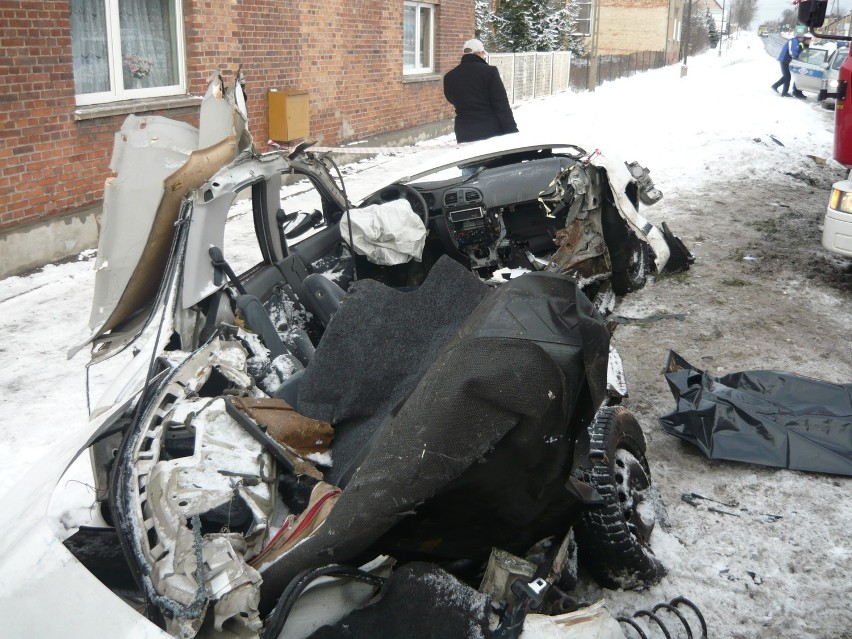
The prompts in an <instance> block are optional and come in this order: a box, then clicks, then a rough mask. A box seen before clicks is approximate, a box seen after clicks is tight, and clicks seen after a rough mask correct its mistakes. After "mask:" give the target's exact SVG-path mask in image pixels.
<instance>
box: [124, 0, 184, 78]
mask: <svg viewBox="0 0 852 639" xmlns="http://www.w3.org/2000/svg"><path fill="white" fill-rule="evenodd" d="M172 4H173V3H172V1H171V0H120V2H119V3H118V14H119V24H120V25H121V56H122V60H123V61H124V62H123V64H122V70H123V75H124V86H125V88H129V89H131V88H139V87H140V85H141V86H142V87H162V86H171V85H174V84H177V83H178V76H177V72H176V69H175V51H174V42H175V37H174V33H175V29H174V20H173V17H174V14H173V12H172V11H170V5H172ZM130 56H136V59H137V60H143V61H145V62H144V63H143V71H144V69H146V68H149V69H150V70H149V71H148V73H145V74H142V73H141V72H137V76H139V75H142V77H134V76H133V75H132V73H131V72H130V68H131V66H132V63H128V60H132V59H133V58H131V57H130ZM137 80H141V82H137Z"/></svg>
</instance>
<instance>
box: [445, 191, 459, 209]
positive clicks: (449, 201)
mask: <svg viewBox="0 0 852 639" xmlns="http://www.w3.org/2000/svg"><path fill="white" fill-rule="evenodd" d="M458 203H459V194H458V193H456V192H455V191H450V192H449V193H447V194H446V195H444V206H455V205H456V204H458Z"/></svg>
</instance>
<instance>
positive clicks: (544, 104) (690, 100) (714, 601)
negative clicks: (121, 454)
mask: <svg viewBox="0 0 852 639" xmlns="http://www.w3.org/2000/svg"><path fill="white" fill-rule="evenodd" d="M778 75H779V69H778V63H777V62H776V61H775V60H774V58H773V57H771V56H769V55H767V53H766V52H765V50H764V44H763V42H762V41H761V40H760V39H759V38H757V37H756V36H754V35H752V34H745V33H744V34H741V35H740V37H739V38H738V39H736V40H734V41H732V42H731V43H730V45H729V46H726V47H725V48H724V49H723V55H721V56H719V55H718V52H717V51H711V52H708V53H706V54H703V55H701V56H696V57H693V58H690V60H689V66H688V70H687V73H686V75H685V76H684V75H683V73H682V69H681V67H680V66H678V65H675V66H671V67H667V68H664V69H659V70H655V71H650V72H647V73H644V74H640V75H637V76H634V77H631V78H625V79H621V80H617V81H614V82H610V83H607V84H605V85H603V86H602V87H600V88H598V89H597V90H596V91H594V92H586V93H567V94H563V95H557V96H551V97H547V98H542V99H539V100H535V101H533V102H530V103H527V104H523V105H521V106H519V107H518V108H517V109H516V112H515V113H516V119H517V121H518V125H519V128H520V129H521V130H522V131H524V132H532V131H541V132H545V133H546V132H551V133H554V134H555V137H557V138H559V139H565V138H570V137H571V136H572V135H576V136H577V137H578V139H581V140H593V141H594V144H595V145H596V147H598V148H601V149H607V150H612V151H614V152H616V153H617V154H618V155H619V156H621V157H623V158H625V159H627V160H634V159H635V160H637V161H639V162H640V163H641V164H642V165H643V166H647V167H649V168H650V169H651V172H652V173H651V176H652V177H653V178H654V180H655V182H656V184H657V186H658V187H660V188H661V189H662V190H663V192H664V193H665V194H666V198H667V199H666V200H664V202H663V203H661V205H660V206H661V207H663V211H664V212H665V213H666V216H667V219H668V220H669V222H670V224H671V225H672V226H673V228H675V230H676V231H677V230H678V223H677V222H678V217H677V216H678V215H679V212H678V209H677V208H676V207H672V206H671V205H667V204H666V202H670V201H672V200H674V201H677V194H678V193H679V192H689V193H719V194H723V193H726V192H728V191H731V190H735V189H737V188H742V187H743V184H742V177H741V176H742V174H743V167H747V169H748V170H747V175H748V176H749V178H748V179H750V180H751V181H752V183H751V184H750V185H749V188H750V189H751V191H752V192H754V191H759V189H760V184H761V182H760V181H761V176H763V175H766V174H769V173H771V172H776V173H777V171H778V163H779V157H780V158H781V159H782V161H783V160H784V159H785V158H787V157H789V158H790V163H791V166H792V167H795V166H796V165H797V163H799V162H801V161H802V158H803V157H806V156H807V155H814V156H817V157H820V158H830V157H831V145H832V130H833V126H832V121H833V114H832V113H831V112H828V111H824V110H823V109H820V108H819V107H818V106H817V105H816V104H815V102H814V101H813V99H811V100H809V101H807V102H801V101H798V100H794V99H786V100H782V99H781V98H779V97H778V96H777V94H774V93H773V92H772V91H770V89H769V85H770V84H771V83H772V82H773V81H774V80H775V79H776V78H777V77H778ZM770 136H773V137H774V138H775V139H776V140H778V141H780V142H782V143H783V145H784V148H785V150H786V151H785V153H784V154H781V155H780V156H779V148H778V145H777V144H776V142H775V141H773V138H772V137H770ZM452 142H453V140H452V138H451V137H447V138H441V139H437V140H434V141H430V142H429V143H425V144H423V145H422V147H423V148H422V150H421V151H420V152H419V153H422V154H426V155H430V156H431V155H434V154H435V153H438V152H439V150H438V149H436V148H434V147H439V146H441V145H448V144H451V143H452ZM430 147H433V148H431V150H430ZM587 150H588V151H591V150H593V149H591V148H589V149H587ZM422 161H423V155H419V154H418V153H414V152H400V153H395V154H388V155H380V156H378V157H376V158H371V159H369V160H364V161H362V162H360V163H357V164H354V165H349V166H347V167H344V175H345V176H346V179H347V182H346V184H347V190H348V192H349V194H350V197H351V198H352V199H353V200H357V199H358V197H359V196H363V195H366V194H367V193H369V192H371V191H372V190H373V189H374V188H376V187H378V186H380V185H382V184H383V183H386V182H387V181H388V178H390V177H392V176H394V175H396V174H398V173H404V172H407V171H410V170H411V169H412V168H413V167H416V166H417V165H418V164H419V163H421V162H422ZM831 163H832V161H831V160H828V165H829V166H831ZM834 168H835V169H836V170H838V171H839V167H834ZM104 169H105V170H106V167H104ZM803 188H804V187H803ZM827 196H828V193H827V192H826V193H825V198H826V199H827ZM773 197H774V196H773V194H772V193H766V207H772V206H774V204H773ZM817 197H819V196H817ZM666 206H669V208H667V209H666V208H665V207H666ZM680 207H681V209H680V210H685V211H687V212H688V210H689V205H684V203H683V202H682V201H681V202H680ZM292 208H296V206H293V207H292ZM654 210H656V209H654ZM748 214H749V211H743V215H748ZM683 215H686V213H683ZM246 217H247V220H248V217H249V216H246ZM654 221H656V218H654ZM716 231H718V233H722V234H724V233H730V232H731V230H730V229H726V228H719V229H716ZM692 239H694V238H692ZM710 239H712V238H710ZM91 258H92V255H91V254H83V255H81V256H80V258H79V259H78V260H76V261H72V262H68V263H64V264H56V265H49V266H46V267H45V268H43V269H41V270H40V271H39V272H37V273H34V274H31V275H28V276H23V277H10V278H7V279H5V280H2V281H0V327H2V335H3V339H2V340H0V364H2V365H0V397H2V400H0V401H2V407H3V410H2V418H0V442H2V446H0V497H2V495H3V493H5V492H6V491H10V490H14V489H15V488H14V487H15V484H16V482H17V481H18V479H19V478H20V476H21V474H22V473H23V472H24V471H25V470H26V469H27V467H28V466H29V465H30V464H31V463H32V462H33V461H34V460H36V459H38V458H39V457H41V456H42V455H43V451H44V450H45V449H46V447H47V445H48V444H49V443H51V442H53V441H55V440H57V439H58V438H59V437H60V436H64V435H65V434H67V433H69V432H72V431H74V430H82V429H83V427H84V426H85V424H86V420H87V397H86V386H85V380H86V368H85V364H86V357H85V353H80V354H78V355H77V357H76V358H75V359H72V360H67V359H66V352H67V351H68V349H69V348H71V347H72V346H74V345H75V344H78V343H80V342H81V341H83V340H84V339H85V338H86V337H87V335H88V331H87V323H88V316H89V304H90V300H91V294H92V289H93V283H94V272H93V270H92V264H93V262H92V260H91ZM695 302H696V303H701V300H695ZM834 302H836V305H837V309H836V312H837V314H838V315H839V316H840V320H841V324H843V323H846V324H848V323H849V321H850V320H849V314H850V311H849V308H850V305H849V302H850V299H849V295H848V294H847V295H846V296H845V297H841V298H839V300H838V299H834ZM626 305H627V308H628V309H629V310H633V311H635V312H637V313H638V314H642V311H644V310H646V309H642V308H641V307H640V306H637V305H636V304H635V303H634V306H633V307H632V308H631V307H630V302H629V301H628V302H626ZM629 335H630V333H628V336H629ZM621 339H622V341H625V342H626V341H627V340H626V339H624V338H621ZM848 345H849V342H847V346H848ZM625 346H627V347H629V344H625ZM621 348H622V345H619V349H621ZM756 348H759V346H758V347H756ZM850 352H852V351H849V350H847V353H846V355H847V357H846V358H843V357H841V358H840V362H841V365H840V366H837V367H836V368H834V369H831V370H827V371H823V372H824V374H823V375H822V376H823V377H824V378H827V379H831V381H847V382H848V381H850V379H849V375H850V370H852V354H850ZM696 363H698V362H696ZM651 364H652V365H654V366H656V367H658V368H659V367H660V366H662V364H663V362H662V361H658V362H657V361H654V362H652V363H651ZM628 368H629V366H628ZM797 372H800V373H805V374H814V372H813V371H811V370H810V369H807V370H802V371H797ZM98 375H100V378H99V379H96V380H95V381H96V382H97V381H104V380H105V379H106V377H108V376H109V373H108V372H100V373H98ZM629 379H630V378H629V370H628V381H629ZM652 409H653V411H652V412H655V413H656V415H657V416H659V415H662V414H663V413H665V412H668V411H669V410H671V404H670V403H666V404H665V405H660V406H654V407H652ZM649 410H651V409H649ZM643 427H645V428H648V425H647V424H646V423H643ZM654 437H662V435H658V434H657V433H654ZM676 463H677V462H676V458H667V459H665V460H664V462H662V463H660V464H659V465H658V466H655V462H654V459H653V458H652V459H651V464H652V471H653V472H654V473H655V476H656V478H657V480H658V481H659V480H660V479H661V478H662V479H664V480H665V479H668V480H671V481H673V480H675V479H676V478H677V477H681V476H682V471H681V474H680V475H678V471H677V469H676V468H674V466H675V465H676ZM689 463H691V464H701V463H704V462H703V460H697V461H696V460H695V459H691V460H690V461H689ZM82 466H83V464H81V467H82ZM717 466H718V463H717ZM720 468H723V466H721V467H720ZM721 476H724V475H723V474H720V477H721ZM813 477H814V476H806V475H803V474H799V473H793V472H790V471H781V472H780V473H777V474H776V471H765V470H763V469H757V470H753V471H750V472H745V473H742V474H740V475H739V476H738V477H737V479H736V480H735V481H734V480H731V484H730V485H723V486H720V485H718V484H715V485H705V486H696V487H694V488H695V489H700V492H702V493H703V494H705V495H707V496H713V495H716V496H720V495H724V494H727V495H728V496H729V497H730V499H729V500H728V501H731V500H735V499H737V498H738V497H742V496H743V495H754V494H763V495H767V494H771V492H772V490H773V486H774V485H775V482H782V481H783V483H784V485H785V487H786V489H785V490H786V492H785V494H787V495H794V498H795V499H797V500H798V501H797V502H796V503H792V504H789V503H788V504H785V505H784V507H785V512H790V511H792V512H793V513H795V520H796V521H798V522H799V524H798V525H799V526H807V527H809V528H815V527H819V526H820V525H821V524H820V517H821V516H827V517H830V518H831V519H832V524H833V530H837V526H838V525H839V526H840V529H841V530H842V528H843V526H848V525H850V524H852V505H850V501H849V499H848V493H849V488H852V480H849V479H847V478H835V477H820V476H816V479H813ZM793 487H796V489H795V490H794V489H793ZM77 488H78V489H79V491H80V495H81V496H82V497H83V498H84V499H85V497H86V495H87V494H90V493H87V491H88V488H87V487H86V486H85V485H83V484H79V485H77ZM823 489H825V492H819V493H815V492H813V493H812V492H811V491H822V490H823ZM714 490H715V492H714ZM826 495H835V496H836V495H840V496H841V498H840V499H838V500H834V501H831V500H829V501H831V503H830V505H829V504H826V503H824V502H825V500H826V499H827V497H826ZM723 501H724V500H723ZM667 505H668V507H669V514H670V516H671V517H672V519H674V520H676V522H675V524H674V525H673V529H672V531H670V532H666V531H663V530H661V531H659V532H658V533H655V537H654V542H653V543H654V550H655V552H657V554H658V555H659V556H660V557H661V558H662V559H663V560H664V562H665V563H666V565H667V566H668V567H669V569H670V573H671V576H670V577H667V578H666V579H665V580H664V581H663V583H662V584H661V585H660V586H658V587H655V588H654V589H653V591H652V592H651V593H638V594H636V593H614V592H608V591H604V592H603V593H600V594H602V596H603V597H604V598H605V599H606V600H607V601H608V602H609V604H610V605H611V606H612V608H613V609H614V610H625V609H636V608H638V607H642V606H646V605H647V606H650V605H652V604H653V603H656V602H658V601H662V600H668V599H670V598H671V597H673V596H675V595H678V594H682V595H685V596H687V597H689V598H691V599H693V600H695V601H696V602H698V603H699V604H700V606H701V608H702V610H703V611H704V613H705V616H707V617H708V620H709V621H710V623H711V636H714V637H743V638H745V637H789V638H791V639H792V638H793V637H808V638H813V639H821V638H826V639H827V638H828V637H832V638H833V639H837V638H838V637H847V638H848V637H852V611H850V607H849V606H850V594H852V541H850V536H849V535H848V530H847V533H846V534H845V535H841V536H838V535H837V534H835V533H834V532H832V533H829V534H827V535H825V536H824V537H822V538H821V542H820V543H823V544H828V545H829V546H830V547H829V548H828V550H827V551H826V552H824V553H822V554H821V555H820V556H821V557H822V558H828V560H829V561H830V565H820V566H813V565H811V566H809V565H807V563H808V561H809V557H810V555H809V552H808V551H809V548H807V547H804V548H803V547H801V544H800V543H799V542H797V541H796V539H795V538H794V537H795V536H796V534H797V533H796V526H797V524H795V523H794V521H793V520H792V519H790V518H788V524H786V525H783V526H784V527H783V528H781V527H776V528H774V529H772V528H771V527H767V526H766V525H765V524H766V521H765V519H763V516H764V514H765V513H767V512H773V511H768V510H758V509H756V508H754V507H753V508H751V509H749V510H748V511H740V512H739V514H738V516H737V517H736V519H734V517H728V518H727V519H726V518H725V517H724V516H722V515H712V513H708V511H707V510H706V508H705V510H704V513H705V514H707V515H708V516H706V517H704V518H692V517H690V516H689V515H688V513H687V515H686V516H685V517H684V518H683V520H684V522H685V523H677V517H678V514H679V513H681V512H685V511H684V509H686V508H691V506H687V505H684V504H677V503H674V504H673V503H668V504H667ZM692 510H694V509H692ZM72 518H73V514H72ZM726 527H728V528H726ZM710 528H713V529H714V530H712V531H711V530H710ZM719 530H722V531H726V530H728V531H729V533H724V534H723V535H722V538H723V539H724V540H725V542H724V544H717V545H715V546H708V545H707V544H706V543H702V540H704V539H706V538H707V537H708V536H712V537H713V538H714V539H716V538H717V537H718V535H719ZM777 531H780V532H779V533H778V534H780V535H781V537H780V538H773V534H775V533H776V532H777ZM813 539H815V538H814V537H813V536H808V537H806V540H807V541H804V542H802V543H804V544H805V545H807V544H809V543H813V541H812V540H813ZM714 543H715V542H714ZM790 547H793V548H796V550H795V552H794V553H793V554H792V555H791V556H789V557H783V556H782V557H776V558H775V560H774V561H773V562H771V565H772V566H774V568H773V569H772V570H770V571H768V572H762V570H763V569H762V568H760V569H757V570H755V569H754V566H765V565H766V563H765V559H766V558H767V557H769V556H772V555H773V553H775V552H786V549H788V548H790ZM693 548H694V551H692V550H691V549H693ZM779 549H780V550H779ZM752 573H755V574H752Z"/></svg>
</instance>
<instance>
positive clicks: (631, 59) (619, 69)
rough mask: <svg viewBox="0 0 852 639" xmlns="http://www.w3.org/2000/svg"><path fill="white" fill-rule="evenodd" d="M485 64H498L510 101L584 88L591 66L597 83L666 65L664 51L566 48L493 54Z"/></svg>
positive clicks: (520, 100) (521, 100) (582, 89)
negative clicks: (590, 52)
mask: <svg viewBox="0 0 852 639" xmlns="http://www.w3.org/2000/svg"><path fill="white" fill-rule="evenodd" d="M488 63H489V64H491V65H494V66H495V67H497V70H498V71H499V72H500V78H501V79H502V80H503V85H504V86H505V87H506V93H507V94H508V96H509V102H510V103H511V104H515V103H516V102H523V101H524V100H531V99H533V98H536V97H540V96H543V95H551V94H553V93H562V92H564V91H568V90H573V91H585V90H586V89H588V88H589V86H590V78H591V77H592V76H591V71H592V68H593V67H592V65H596V67H595V71H596V72H597V74H596V78H597V81H596V84H595V86H600V85H601V84H602V83H604V82H607V81H608V80H615V79H617V78H623V77H625V76H630V75H635V74H636V73H638V72H640V71H647V70H648V69H659V68H660V67H664V66H666V54H665V51H639V52H637V53H631V54H629V55H602V56H598V57H597V58H592V59H590V58H577V57H574V56H572V55H571V53H570V52H568V51H550V52H547V53H492V54H490V55H489V56H488Z"/></svg>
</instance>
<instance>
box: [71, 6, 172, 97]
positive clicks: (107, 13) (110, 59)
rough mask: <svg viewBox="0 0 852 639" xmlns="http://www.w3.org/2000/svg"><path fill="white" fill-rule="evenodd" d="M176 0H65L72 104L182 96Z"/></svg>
mask: <svg viewBox="0 0 852 639" xmlns="http://www.w3.org/2000/svg"><path fill="white" fill-rule="evenodd" d="M180 3H181V0H70V9H71V54H72V58H73V61H74V90H75V93H76V95H77V104H78V105H86V104H99V103H102V102H111V101H115V100H130V99H133V98H148V97H158V96H164V95H174V94H178V93H185V89H184V87H185V84H186V82H185V77H184V66H183V64H182V60H183V24H182V21H181V16H182V7H181V4H180Z"/></svg>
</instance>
